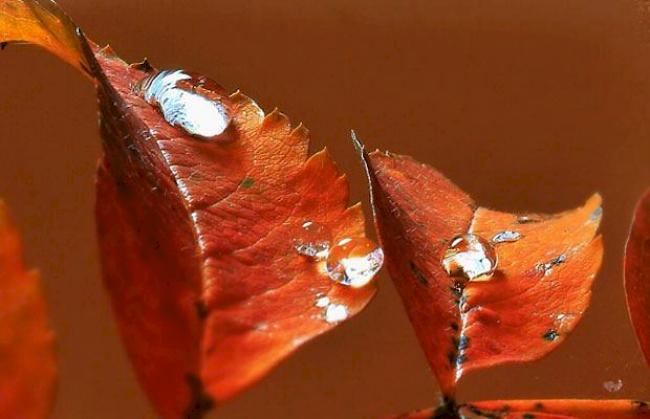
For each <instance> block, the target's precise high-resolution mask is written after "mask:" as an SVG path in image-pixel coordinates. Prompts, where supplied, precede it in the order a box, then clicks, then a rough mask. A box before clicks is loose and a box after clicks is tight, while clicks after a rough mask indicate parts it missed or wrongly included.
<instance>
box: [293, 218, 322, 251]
mask: <svg viewBox="0 0 650 419" xmlns="http://www.w3.org/2000/svg"><path fill="white" fill-rule="evenodd" d="M330 238H331V233H330V230H329V229H328V228H327V227H326V226H324V225H323V224H319V223H316V222H314V221H305V222H304V223H302V225H301V226H300V227H299V228H298V230H297V231H296V234H295V237H294V239H293V248H294V249H296V252H298V253H300V254H301V255H303V256H307V257H310V258H313V259H316V260H323V259H325V258H326V257H327V255H328V253H329V250H330Z"/></svg>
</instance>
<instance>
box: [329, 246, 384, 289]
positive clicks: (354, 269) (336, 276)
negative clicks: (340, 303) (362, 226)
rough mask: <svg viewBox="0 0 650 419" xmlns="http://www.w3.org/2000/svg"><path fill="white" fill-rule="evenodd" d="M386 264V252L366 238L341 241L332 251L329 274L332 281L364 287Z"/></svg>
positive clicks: (330, 253)
mask: <svg viewBox="0 0 650 419" xmlns="http://www.w3.org/2000/svg"><path fill="white" fill-rule="evenodd" d="M383 264H384V251H383V250H382V249H381V247H379V246H377V245H376V244H375V243H374V242H373V241H372V240H370V239H367V238H365V237H360V238H355V239H350V238H346V239H343V240H340V241H339V242H338V243H337V244H336V246H334V247H332V248H331V249H330V252H329V255H328V257H327V274H328V275H329V277H330V278H332V280H334V281H336V282H338V283H340V284H343V285H349V286H351V287H354V288H359V287H363V286H364V285H366V284H368V283H369V282H370V281H371V280H372V278H373V277H374V276H375V274H377V272H379V270H380V269H381V267H382V265H383Z"/></svg>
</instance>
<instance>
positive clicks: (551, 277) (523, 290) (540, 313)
mask: <svg viewBox="0 0 650 419" xmlns="http://www.w3.org/2000/svg"><path fill="white" fill-rule="evenodd" d="M363 158H364V161H365V164H366V165H367V169H368V173H369V178H370V182H371V187H372V200H373V208H374V212H375V222H376V225H377V228H378V231H379V234H380V238H381V243H382V245H383V246H384V250H385V252H386V266H387V268H388V270H389V273H390V275H391V277H392V279H393V281H394V282H395V284H396V287H397V289H398V291H399V293H400V295H401V297H402V300H403V302H404V306H405V308H406V310H407V313H408V315H409V318H410V320H411V322H412V324H413V326H414V328H415V331H416V334H417V336H418V338H419V340H420V344H421V345H422V347H423V349H424V351H425V354H426V356H427V358H428V360H429V363H430V366H431V368H432V370H433V372H434V374H435V375H436V377H437V379H438V382H439V384H440V386H441V389H442V391H443V394H444V395H445V396H447V397H449V398H452V399H453V395H454V391H455V387H456V382H457V381H458V380H459V379H460V378H461V377H462V376H463V375H464V374H466V373H468V372H470V371H473V370H477V369H480V368H486V367H490V366H494V365H499V364H503V363H506V362H523V361H532V360H535V359H538V358H540V357H542V356H544V355H546V354H548V353H549V352H550V351H552V350H553V349H554V348H556V347H557V346H558V345H559V344H560V343H561V342H562V341H563V340H564V339H565V337H566V336H567V334H568V333H569V332H570V331H571V330H572V329H573V328H574V327H575V326H576V324H577V322H578V321H579V320H580V318H581V316H582V314H583V312H584V311H585V310H586V309H587V306H588V304H589V299H590V294H591V284H592V282H593V279H594V277H595V275H596V272H597V271H598V269H599V266H600V263H601V259H602V252H603V250H602V242H601V238H600V237H599V236H598V237H597V236H596V231H597V229H598V225H599V223H600V218H601V211H602V210H601V209H600V203H601V199H600V197H599V196H598V195H595V196H593V197H592V198H590V199H589V200H588V201H587V203H586V204H585V205H584V206H582V207H580V208H577V209H575V210H572V211H567V212H564V213H560V214H556V215H542V214H529V215H525V216H518V215H515V214H508V213H504V212H498V211H493V210H489V209H486V208H481V207H478V206H477V205H476V204H475V203H474V201H473V200H472V199H471V198H470V197H469V196H468V195H467V194H465V193H464V192H463V191H462V190H460V189H459V188H458V187H457V186H456V185H454V184H453V183H452V182H451V181H449V180H448V179H446V178H445V177H444V176H443V175H441V174H440V173H439V172H437V171H436V170H435V169H433V168H431V167H429V166H427V165H425V164H422V163H419V162H417V161H415V160H414V159H412V158H411V157H407V156H400V155H395V154H390V153H382V152H378V151H375V152H373V153H370V154H365V153H363ZM467 233H471V234H473V235H474V236H478V237H481V238H483V241H484V242H487V243H488V247H490V248H491V249H492V250H494V251H495V252H496V256H497V257H498V264H497V268H496V270H495V271H494V273H493V275H492V276H488V277H487V278H486V277H479V278H477V279H476V280H475V281H468V279H467V278H463V277H458V276H455V277H451V276H450V275H449V274H448V273H447V271H446V270H445V269H444V267H443V265H442V260H443V258H445V259H446V255H448V249H449V248H450V246H452V247H454V246H455V245H457V243H458V241H457V240H454V238H455V237H457V236H459V235H464V234H467ZM513 233H517V234H513ZM515 238H516V240H515ZM506 239H507V240H506ZM497 242H498V243H497ZM461 246H462V243H461ZM464 255H465V256H467V255H470V256H471V254H470V253H465V254H464ZM488 256H489V255H488ZM470 259H471V258H470ZM458 260H461V259H457V260H456V261H458ZM461 261H463V260H461ZM464 261H465V262H463V263H466V264H467V260H466V259H465V260H464ZM471 261H473V262H472V263H474V262H476V260H474V259H471ZM470 265H471V264H470ZM472 266H473V265H472Z"/></svg>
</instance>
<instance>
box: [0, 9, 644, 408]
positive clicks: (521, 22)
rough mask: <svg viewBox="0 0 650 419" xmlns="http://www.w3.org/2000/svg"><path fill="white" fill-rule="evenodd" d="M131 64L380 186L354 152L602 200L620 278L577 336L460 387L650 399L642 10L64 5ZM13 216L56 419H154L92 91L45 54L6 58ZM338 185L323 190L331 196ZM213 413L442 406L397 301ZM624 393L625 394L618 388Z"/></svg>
mask: <svg viewBox="0 0 650 419" xmlns="http://www.w3.org/2000/svg"><path fill="white" fill-rule="evenodd" d="M60 3H61V4H62V6H64V8H65V9H66V10H67V11H68V12H69V13H70V14H71V15H72V16H73V17H74V18H75V19H76V21H77V22H78V23H79V24H80V25H81V26H82V27H83V28H84V29H85V31H86V32H87V33H88V34H89V35H90V36H91V37H92V38H94V39H95V40H96V41H98V42H100V43H103V42H108V41H110V43H111V45H113V47H114V48H115V49H116V50H117V51H118V52H119V53H120V54H121V55H122V56H123V57H124V58H126V59H127V60H130V61H135V60H139V59H141V58H142V57H143V56H147V57H149V58H150V59H151V60H152V62H153V63H154V64H155V65H157V66H159V67H184V68H188V69H193V70H197V71H200V72H203V73H206V74H208V75H211V76H212V77H213V78H215V79H216V80H218V81H220V82H221V83H222V84H224V85H225V86H227V87H228V88H231V89H235V88H241V89H242V90H243V91H244V92H246V93H248V94H249V95H251V96H252V97H254V98H257V99H258V101H259V103H260V104H261V105H263V106H264V107H265V108H266V109H267V110H270V109H272V108H273V107H274V106H278V107H279V108H280V109H282V110H283V111H285V112H286V113H287V114H288V115H290V116H291V117H292V119H293V120H294V121H295V122H296V123H297V122H299V121H304V122H305V123H306V125H307V126H308V127H309V128H310V129H311V131H312V134H313V149H314V150H316V149H319V148H321V147H323V146H324V145H327V146H328V147H329V148H330V149H331V150H332V152H333V154H334V156H335V158H336V160H337V162H338V163H339V166H340V168H341V169H342V170H344V171H345V172H347V173H348V174H349V175H350V181H351V183H352V191H353V198H354V200H362V201H363V202H364V203H366V202H367V201H366V192H365V188H366V185H365V181H364V180H363V177H362V172H361V168H360V167H359V164H358V162H357V158H356V156H355V155H354V153H353V149H352V147H351V145H350V141H349V134H348V133H349V130H350V128H355V129H357V130H358V133H359V134H360V136H361V137H362V138H363V139H364V140H365V141H366V143H367V145H368V146H369V147H370V148H374V147H379V148H382V149H390V150H392V151H396V152H399V153H404V154H411V155H414V156H416V157H417V158H418V159H420V160H422V161H424V162H427V163H430V164H432V165H434V166H436V167H437V168H439V169H440V170H442V171H443V172H444V173H445V174H446V175H448V176H449V177H450V178H451V179H453V180H454V181H456V182H457V183H458V184H459V185H461V186H462V187H463V188H464V189H465V190H467V191H468V192H470V193H471V194H472V195H473V196H474V197H475V198H476V199H477V200H478V201H479V202H480V203H482V204H483V205H486V206H491V207H494V208H498V209H501V210H511V211H525V210H531V211H546V212H552V211H559V210H563V209H567V208H571V207H575V206H577V205H579V204H581V203H582V202H583V200H584V199H585V198H586V197H587V196H588V195H589V194H591V193H592V192H593V191H600V192H601V193H602V194H603V196H604V199H605V205H604V207H605V217H604V221H603V228H602V231H603V234H604V235H605V242H606V253H605V263H604V267H603V269H602V272H601V274H600V275H599V276H598V278H597V281H596V284H595V288H594V297H593V304H592V306H591V308H590V310H589V311H588V312H587V314H586V315H585V317H584V321H583V322H582V324H581V325H580V327H578V329H577V330H576V332H575V333H574V334H573V335H572V336H571V337H570V338H569V339H568V340H567V341H566V343H565V344H564V345H563V346H561V347H560V349H558V350H557V351H556V352H554V353H553V354H551V355H550V356H548V357H547V358H546V359H544V360H542V361H539V362H536V363H532V364H528V365H515V366H505V367H500V368H496V369H494V370H491V371H485V372H481V373H476V374H474V375H471V376H469V377H467V378H466V379H464V381H463V382H462V384H461V386H460V398H461V399H464V400H467V399H478V398H522V397H531V398H541V397H617V398H619V397H632V398H650V371H649V370H648V369H646V368H645V367H644V364H643V362H642V361H641V358H640V352H639V350H638V349H637V346H636V342H635V340H634V337H633V334H632V331H631V328H630V326H629V324H628V320H627V314H626V311H625V306H624V294H623V289H622V272H621V271H622V269H621V263H622V251H623V245H624V240H625V237H626V234H627V229H628V225H629V222H630V215H631V211H632V207H633V204H634V202H635V200H636V198H637V197H638V196H639V194H640V193H641V191H642V190H643V189H644V188H645V187H646V186H648V185H650V113H649V111H650V107H649V104H650V76H649V75H650V71H649V70H650V58H649V57H650V35H649V33H650V32H648V31H647V30H646V29H645V27H644V26H648V27H650V23H648V22H647V21H646V22H644V21H643V20H642V18H641V16H642V15H641V13H640V9H639V6H638V5H637V4H636V3H635V2H633V1H631V0H545V1H539V0H466V1H457V0H436V1H431V0H417V1H415V0H402V1H398V0H321V1H313V0H284V1H269V0H240V1H236V2H233V1H225V0H188V1H184V2H178V1H171V0H138V1H134V0H93V1H92V2H91V1H81V0H61V1H60ZM0 68H1V79H0V97H1V99H2V100H1V101H0V138H2V140H1V141H0V167H1V168H2V169H1V170H2V172H1V174H2V176H1V177H0V196H2V197H3V198H4V199H6V201H7V202H8V204H9V205H10V207H11V208H12V209H13V213H14V218H15V219H16V220H17V221H18V223H19V225H20V227H21V229H22V231H23V233H24V236H25V246H26V252H27V258H28V261H29V263H30V264H31V265H33V266H38V267H40V268H41V270H42V272H43V278H44V281H45V288H46V292H47V297H48V299H49V301H50V305H51V314H52V319H53V320H52V322H53V325H54V328H55V329H56V331H57V334H58V341H59V343H58V349H59V358H60V369H61V377H60V390H59V395H58V401H57V405H56V409H55V414H54V417H55V418H57V419H63V418H66V419H67V418H73V419H77V418H98V419H103V418H153V417H155V415H154V414H153V411H152V409H151V408H150V407H149V405H148V403H147V401H146V399H145V397H144V396H143V394H142V392H141V391H140V390H139V388H138V386H137V384H136V382H135V380H134V376H133V373H132V372H131V370H130V368H129V364H128V361H127V359H126V357H125V353H124V351H123V349H122V347H121V345H120V342H119V340H118V337H117V335H116V329H115V325H114V324H113V322H112V319H111V313H110V310H109V305H108V301H107V297H106V295H105V293H104V291H103V288H102V285H101V282H100V279H99V275H98V258H97V250H96V244H95V237H94V221H93V216H92V205H93V195H94V190H93V171H94V168H95V162H96V159H97V157H98V155H99V139H98V132H97V114H96V103H95V97H94V94H93V90H92V87H91V85H90V83H88V82H87V81H86V80H84V79H83V78H82V77H80V76H79V74H77V73H76V72H75V71H74V70H73V69H72V68H69V67H67V66H65V65H64V64H62V63H60V62H58V61H57V60H56V59H55V58H53V57H52V56H49V55H47V54H45V53H43V52H42V51H39V50H37V49H35V48H28V47H23V46H10V47H9V48H8V49H7V50H5V51H4V52H2V53H1V54H0ZM324 187H326V186H325V185H324ZM379 282H380V287H381V290H380V293H379V295H378V297H377V298H376V299H375V300H374V302H373V303H372V304H371V305H370V306H369V307H368V309H367V310H366V311H365V312H363V313H362V314H361V315H359V316H358V317H356V318H354V319H353V320H352V321H350V322H348V323H346V324H344V325H343V326H341V327H340V328H338V329H337V330H335V331H334V332H332V333H330V334H328V335H326V336H324V337H322V338H321V339H318V340H316V341H314V342H312V343H310V344H308V345H306V347H305V348H304V349H303V350H301V351H300V352H299V354H298V355H296V356H295V357H293V358H291V359H290V360H288V361H287V362H285V363H283V364H282V365H281V366H280V367H279V368H277V369H276V370H275V371H274V372H273V373H272V374H271V375H270V376H269V377H268V378H267V379H266V380H264V381H263V382H262V383H261V384H259V385H257V386H256V387H254V388H253V389H251V390H250V391H248V392H247V393H245V394H243V395H242V396H240V397H238V398H237V399H236V400H234V401H233V402H232V403H230V404H228V405H226V406H224V407H222V408H221V409H220V415H216V416H218V417H221V418H230V419H235V418H242V419H243V418H253V417H265V418H303V417H309V418H312V419H317V418H323V419H324V418H355V419H356V418H373V417H377V416H381V415H383V414H387V413H397V412H401V411H405V410H410V409H414V408H420V407H425V406H428V405H431V404H433V403H434V401H435V398H436V396H437V390H436V386H435V383H434V380H433V379H432V378H431V376H430V374H429V372H428V368H427V364H426V362H425V360H424V357H423V355H422V354H421V352H420V349H419V347H418V344H417V342H416V340H415V338H414V335H413V333H412V331H411V327H410V325H409V322H408V320H407V319H406V316H405V314H404V312H403V310H402V307H401V302H400V301H399V299H398V297H397V295H396V293H395V290H394V289H393V286H392V284H391V282H390V280H389V278H388V277H387V276H386V275H385V274H384V275H382V276H381V278H380V279H379ZM618 379H620V380H622V382H623V387H622V389H621V390H620V391H619V392H616V393H608V392H607V391H606V390H605V389H604V387H603V383H604V382H605V381H608V380H614V381H616V380H618Z"/></svg>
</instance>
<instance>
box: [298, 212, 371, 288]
mask: <svg viewBox="0 0 650 419" xmlns="http://www.w3.org/2000/svg"><path fill="white" fill-rule="evenodd" d="M293 247H294V249H295V250H296V252H298V253H299V254H301V255H303V256H305V257H308V258H310V259H312V260H313V261H325V270H326V272H327V276H328V277H329V278H330V279H331V280H333V281H335V282H337V283H339V284H342V285H347V286H350V287H353V288H360V287H363V286H365V285H367V284H368V283H369V282H370V281H371V280H372V279H373V278H374V277H375V275H376V274H377V272H379V270H380V269H381V267H382V265H383V264H384V252H383V250H382V249H381V247H379V246H377V244H375V243H374V242H373V241H372V240H370V239H367V238H365V237H356V238H349V237H348V238H342V239H339V240H338V241H337V242H336V244H334V245H332V234H331V231H330V230H329V229H328V228H327V227H326V226H325V225H323V224H320V223H317V222H314V221H306V222H304V223H303V224H302V225H301V226H300V228H298V231H297V232H296V234H295V237H294V239H293Z"/></svg>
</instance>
